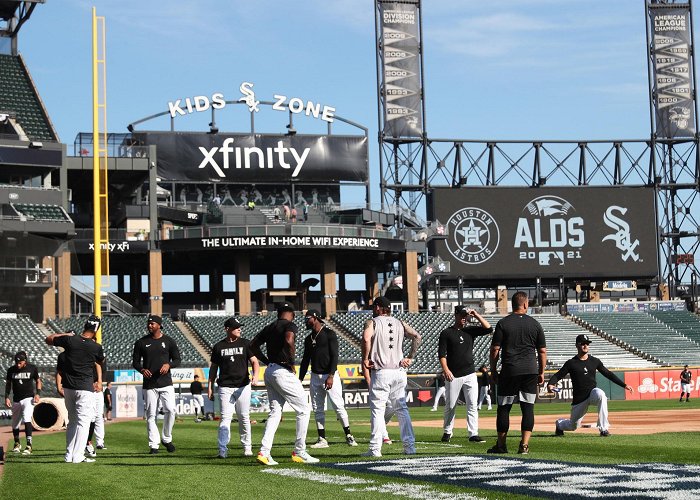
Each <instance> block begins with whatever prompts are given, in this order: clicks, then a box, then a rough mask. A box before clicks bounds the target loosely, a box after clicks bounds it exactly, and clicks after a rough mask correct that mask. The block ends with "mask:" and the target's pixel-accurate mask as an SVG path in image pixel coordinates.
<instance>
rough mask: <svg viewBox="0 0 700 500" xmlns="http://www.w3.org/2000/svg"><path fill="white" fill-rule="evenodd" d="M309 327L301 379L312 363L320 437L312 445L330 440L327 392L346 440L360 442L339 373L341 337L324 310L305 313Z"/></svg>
mask: <svg viewBox="0 0 700 500" xmlns="http://www.w3.org/2000/svg"><path fill="white" fill-rule="evenodd" d="M304 319H305V323H306V327H307V328H308V329H310V330H311V333H310V334H309V335H308V336H307V337H306V339H304V356H303V358H302V360H301V366H300V367H299V380H301V381H303V380H304V377H305V376H306V371H307V370H308V368H309V364H311V380H310V386H309V392H310V394H311V408H312V409H313V411H314V418H315V420H316V430H317V431H318V441H316V443H314V444H312V445H311V447H312V448H328V441H327V440H326V396H328V397H329V398H330V400H331V404H332V405H333V408H334V409H335V413H336V415H337V416H338V420H340V423H341V425H342V426H343V432H344V433H345V442H346V443H347V444H348V446H357V442H356V441H355V438H354V437H353V435H352V433H351V432H350V421H349V420H348V412H347V411H346V410H345V402H344V401H343V386H342V384H341V382H340V376H339V375H338V370H337V367H338V337H337V336H336V333H335V332H334V331H333V330H331V329H330V328H328V327H327V326H326V325H325V323H324V321H323V316H322V315H321V313H320V312H319V311H318V310H316V309H309V310H308V311H306V315H305V316H304Z"/></svg>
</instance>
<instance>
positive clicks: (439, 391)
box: [433, 385, 447, 410]
mask: <svg viewBox="0 0 700 500" xmlns="http://www.w3.org/2000/svg"><path fill="white" fill-rule="evenodd" d="M444 396H445V386H444V385H443V386H440V387H438V388H437V391H435V401H434V402H433V410H437V407H438V403H439V402H440V398H442V397H444ZM445 401H447V399H445Z"/></svg>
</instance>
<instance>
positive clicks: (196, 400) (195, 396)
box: [190, 375, 204, 423]
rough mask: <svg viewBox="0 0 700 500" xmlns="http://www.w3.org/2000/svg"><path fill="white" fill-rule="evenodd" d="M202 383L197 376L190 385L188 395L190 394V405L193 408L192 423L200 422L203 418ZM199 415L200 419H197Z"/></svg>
mask: <svg viewBox="0 0 700 500" xmlns="http://www.w3.org/2000/svg"><path fill="white" fill-rule="evenodd" d="M202 390H203V389H202V383H201V382H200V381H199V375H195V376H194V381H193V382H192V383H191V384H190V394H192V405H193V406H194V421H195V422H198V423H199V422H201V421H202V419H203V418H204V396H202ZM199 413H201V414H202V418H199Z"/></svg>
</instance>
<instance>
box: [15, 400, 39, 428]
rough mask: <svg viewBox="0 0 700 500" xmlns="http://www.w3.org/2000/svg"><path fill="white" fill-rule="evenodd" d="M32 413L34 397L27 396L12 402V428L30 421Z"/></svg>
mask: <svg viewBox="0 0 700 500" xmlns="http://www.w3.org/2000/svg"><path fill="white" fill-rule="evenodd" d="M33 415H34V397H33V396H31V397H28V398H24V399H21V400H20V401H16V402H13V403H12V428H13V429H19V426H20V424H26V423H28V422H31V421H32V416H33Z"/></svg>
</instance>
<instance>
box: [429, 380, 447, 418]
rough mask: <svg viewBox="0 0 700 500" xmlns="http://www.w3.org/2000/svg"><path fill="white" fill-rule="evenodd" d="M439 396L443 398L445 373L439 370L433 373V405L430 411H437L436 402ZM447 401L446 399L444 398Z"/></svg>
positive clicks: (438, 400)
mask: <svg viewBox="0 0 700 500" xmlns="http://www.w3.org/2000/svg"><path fill="white" fill-rule="evenodd" d="M440 398H443V399H445V374H444V373H442V371H439V372H438V373H437V374H436V375H435V401H433V407H432V408H431V409H430V411H437V407H438V403H439V402H440ZM445 402H447V400H445Z"/></svg>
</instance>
